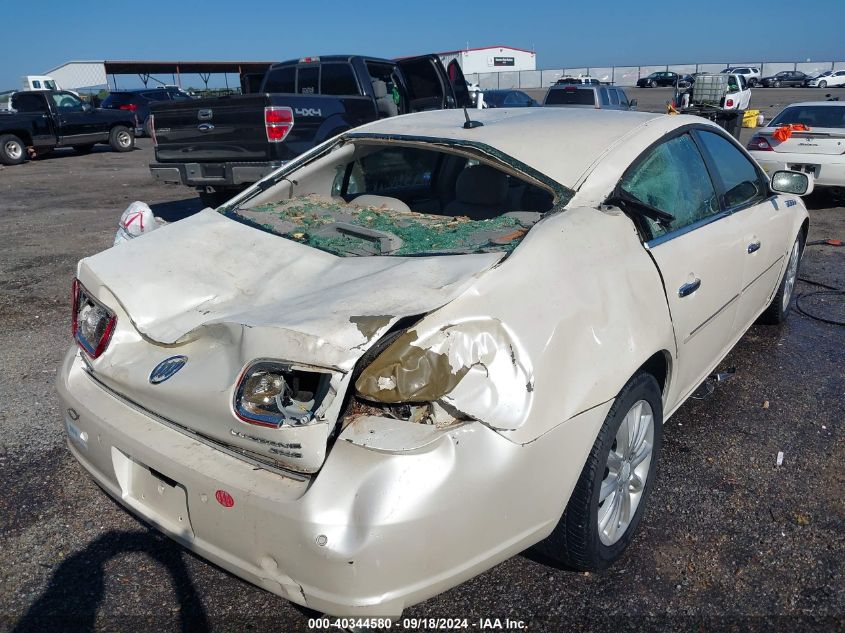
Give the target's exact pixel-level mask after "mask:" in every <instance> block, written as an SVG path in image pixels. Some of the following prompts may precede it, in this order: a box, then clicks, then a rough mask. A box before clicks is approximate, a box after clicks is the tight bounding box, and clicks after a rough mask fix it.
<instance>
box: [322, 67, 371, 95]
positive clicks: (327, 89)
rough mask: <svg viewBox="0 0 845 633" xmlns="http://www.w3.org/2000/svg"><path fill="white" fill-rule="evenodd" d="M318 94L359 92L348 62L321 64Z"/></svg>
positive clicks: (356, 93) (353, 93) (355, 93)
mask: <svg viewBox="0 0 845 633" xmlns="http://www.w3.org/2000/svg"><path fill="white" fill-rule="evenodd" d="M320 94H324V95H358V94H361V92H360V90H359V89H358V82H357V81H356V80H355V73H354V72H353V70H352V66H351V65H350V64H323V68H322V72H321V75H320Z"/></svg>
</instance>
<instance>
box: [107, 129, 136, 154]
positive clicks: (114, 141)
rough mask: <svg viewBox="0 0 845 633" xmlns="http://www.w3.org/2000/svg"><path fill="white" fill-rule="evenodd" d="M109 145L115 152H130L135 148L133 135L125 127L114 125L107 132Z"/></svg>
mask: <svg viewBox="0 0 845 633" xmlns="http://www.w3.org/2000/svg"><path fill="white" fill-rule="evenodd" d="M109 145H111V148H112V149H113V150H114V151H116V152H131V151H132V150H133V149H134V148H135V135H134V134H133V133H132V130H130V129H129V128H128V127H126V126H125V125H116V126H114V127H113V128H112V129H111V132H109Z"/></svg>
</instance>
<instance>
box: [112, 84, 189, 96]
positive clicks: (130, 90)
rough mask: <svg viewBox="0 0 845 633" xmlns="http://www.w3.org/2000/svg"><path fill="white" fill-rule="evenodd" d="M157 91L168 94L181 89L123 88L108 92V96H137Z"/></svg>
mask: <svg viewBox="0 0 845 633" xmlns="http://www.w3.org/2000/svg"><path fill="white" fill-rule="evenodd" d="M159 90H160V91H161V92H170V91H173V90H179V91H181V90H182V89H181V88H173V87H172V86H168V87H167V88H159V87H157V86H156V87H154V88H125V89H121V90H112V91H111V92H109V94H110V95H119V94H137V93H139V92H158V91H159Z"/></svg>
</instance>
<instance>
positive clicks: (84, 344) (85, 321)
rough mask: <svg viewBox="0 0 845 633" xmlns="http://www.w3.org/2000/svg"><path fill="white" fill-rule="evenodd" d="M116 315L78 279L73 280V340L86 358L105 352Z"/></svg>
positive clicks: (115, 322) (112, 331) (95, 356)
mask: <svg viewBox="0 0 845 633" xmlns="http://www.w3.org/2000/svg"><path fill="white" fill-rule="evenodd" d="M116 324H117V315H115V313H114V312H112V311H111V310H109V309H108V308H107V307H106V306H104V305H103V304H101V303H100V302H99V301H97V300H96V299H94V297H92V296H91V293H89V292H88V291H87V290H86V289H85V286H83V285H82V284H81V283H79V280H78V279H74V280H73V338H75V339H76V342H77V343H78V344H79V347H81V348H82V349H83V350H84V351H85V353H86V354H88V356H90V357H91V358H97V357H98V356H99V355H100V354H102V353H103V352H104V351H106V347H108V345H109V341H110V340H111V336H112V334H113V333H114V326H115V325H116Z"/></svg>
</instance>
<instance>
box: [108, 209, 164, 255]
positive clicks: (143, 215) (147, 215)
mask: <svg viewBox="0 0 845 633" xmlns="http://www.w3.org/2000/svg"><path fill="white" fill-rule="evenodd" d="M157 228H158V222H156V219H155V215H153V210H152V209H150V207H149V205H147V204H146V203H145V202H140V201H138V200H136V201H135V202H133V203H132V204H130V205H129V206H128V207H126V211H124V212H123V215H121V216H120V221H119V222H118V227H117V233H116V234H115V236H114V245H115V246H117V245H118V244H122V243H123V242H128V241H129V240H131V239H134V238H136V237H138V236H139V235H143V234H144V233H149V232H150V231H154V230H155V229H157Z"/></svg>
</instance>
